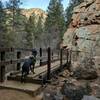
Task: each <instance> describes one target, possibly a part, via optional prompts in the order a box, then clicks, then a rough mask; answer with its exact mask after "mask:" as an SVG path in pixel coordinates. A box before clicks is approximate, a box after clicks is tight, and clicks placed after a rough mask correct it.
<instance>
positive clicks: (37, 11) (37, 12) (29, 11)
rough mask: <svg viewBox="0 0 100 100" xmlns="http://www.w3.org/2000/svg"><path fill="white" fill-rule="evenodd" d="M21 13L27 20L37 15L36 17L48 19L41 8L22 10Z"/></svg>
mask: <svg viewBox="0 0 100 100" xmlns="http://www.w3.org/2000/svg"><path fill="white" fill-rule="evenodd" d="M21 12H22V14H23V15H25V16H26V17H27V18H29V17H30V16H32V14H35V15H36V16H43V18H44V19H45V18H46V17H47V14H46V12H45V11H43V10H42V9H39V8H31V9H22V10H21Z"/></svg>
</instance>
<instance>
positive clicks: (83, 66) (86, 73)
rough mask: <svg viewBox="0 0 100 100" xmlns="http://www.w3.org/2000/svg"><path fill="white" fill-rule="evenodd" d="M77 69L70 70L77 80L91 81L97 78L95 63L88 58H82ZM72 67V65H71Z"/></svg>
mask: <svg viewBox="0 0 100 100" xmlns="http://www.w3.org/2000/svg"><path fill="white" fill-rule="evenodd" d="M77 65H79V66H78V67H74V69H73V68H72V71H73V76H74V77H75V78H77V79H85V80H91V79H96V78H97V77H98V74H97V70H96V68H95V62H94V61H93V60H92V59H90V58H84V59H83V61H82V62H81V63H80V64H77ZM73 66H74V65H73Z"/></svg>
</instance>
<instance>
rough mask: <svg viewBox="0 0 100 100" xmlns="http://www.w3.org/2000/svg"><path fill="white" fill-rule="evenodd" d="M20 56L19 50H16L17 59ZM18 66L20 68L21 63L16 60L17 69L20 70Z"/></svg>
mask: <svg viewBox="0 0 100 100" xmlns="http://www.w3.org/2000/svg"><path fill="white" fill-rule="evenodd" d="M20 58H21V52H20V51H18V52H17V59H20ZM20 68H21V63H20V62H18V63H17V70H20Z"/></svg>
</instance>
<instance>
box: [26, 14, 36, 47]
mask: <svg viewBox="0 0 100 100" xmlns="http://www.w3.org/2000/svg"><path fill="white" fill-rule="evenodd" d="M25 29H26V32H27V34H26V45H27V46H28V47H30V48H32V47H33V46H34V45H35V43H34V38H35V36H34V34H35V33H36V21H35V15H34V14H33V15H32V16H30V18H29V20H28V22H27V24H26V28H25Z"/></svg>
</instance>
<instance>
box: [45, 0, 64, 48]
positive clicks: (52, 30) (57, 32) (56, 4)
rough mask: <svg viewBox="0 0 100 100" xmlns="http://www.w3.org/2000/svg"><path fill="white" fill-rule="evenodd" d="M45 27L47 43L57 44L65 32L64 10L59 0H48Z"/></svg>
mask: <svg viewBox="0 0 100 100" xmlns="http://www.w3.org/2000/svg"><path fill="white" fill-rule="evenodd" d="M47 13H48V17H47V19H46V23H45V28H46V32H47V39H48V42H49V45H53V44H55V45H54V47H55V46H57V44H58V43H59V41H61V39H62V37H63V34H64V32H65V18H64V10H63V5H62V3H61V0H50V3H49V6H48V10H47Z"/></svg>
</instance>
